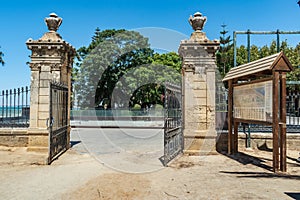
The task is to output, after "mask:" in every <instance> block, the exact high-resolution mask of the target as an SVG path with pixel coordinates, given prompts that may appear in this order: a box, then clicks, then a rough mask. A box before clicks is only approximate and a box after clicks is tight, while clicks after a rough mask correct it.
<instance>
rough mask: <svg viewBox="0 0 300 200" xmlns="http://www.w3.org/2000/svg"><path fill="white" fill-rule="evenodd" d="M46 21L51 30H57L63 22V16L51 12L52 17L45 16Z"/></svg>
mask: <svg viewBox="0 0 300 200" xmlns="http://www.w3.org/2000/svg"><path fill="white" fill-rule="evenodd" d="M45 22H46V24H47V26H48V30H49V31H50V32H56V31H57V30H58V28H59V26H60V25H61V23H62V18H60V17H58V16H57V14H55V13H50V17H47V18H45Z"/></svg>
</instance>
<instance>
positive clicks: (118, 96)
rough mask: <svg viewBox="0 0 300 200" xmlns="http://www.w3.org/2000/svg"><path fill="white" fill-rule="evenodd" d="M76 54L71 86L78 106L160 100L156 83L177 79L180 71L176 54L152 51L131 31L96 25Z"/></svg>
mask: <svg viewBox="0 0 300 200" xmlns="http://www.w3.org/2000/svg"><path fill="white" fill-rule="evenodd" d="M77 53H78V54H77V62H76V67H75V68H74V70H73V85H74V88H75V95H76V98H75V100H76V101H77V102H76V103H77V105H79V106H80V107H81V108H92V107H98V106H103V105H104V104H106V106H107V108H110V107H112V106H113V105H112V104H113V103H117V104H119V105H123V106H128V104H130V103H131V104H136V103H137V104H140V105H145V104H149V103H150V102H151V103H160V102H159V101H160V95H161V91H162V89H161V86H160V85H161V84H162V83H163V82H164V81H166V80H170V79H172V76H173V77H176V78H173V79H176V80H177V77H178V74H179V73H180V70H181V60H180V58H179V56H178V54H176V53H174V52H170V53H166V54H158V53H154V51H153V50H152V49H150V45H149V43H148V39H147V38H145V37H143V36H142V35H140V34H139V33H138V32H134V31H127V30H114V29H113V30H104V31H101V30H100V29H98V28H97V29H96V31H95V34H94V36H93V37H92V42H91V44H90V45H89V46H87V47H81V48H80V49H78V52H77ZM166 66H167V67H166ZM165 72H167V73H165ZM124 99H125V100H127V102H124ZM122 101H123V102H122Z"/></svg>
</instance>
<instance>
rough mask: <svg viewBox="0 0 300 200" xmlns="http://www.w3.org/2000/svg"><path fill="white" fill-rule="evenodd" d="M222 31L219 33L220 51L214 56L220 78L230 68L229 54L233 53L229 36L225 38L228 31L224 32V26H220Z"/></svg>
mask: <svg viewBox="0 0 300 200" xmlns="http://www.w3.org/2000/svg"><path fill="white" fill-rule="evenodd" d="M222 27H223V30H222V31H221V32H220V34H221V36H220V49H219V51H218V52H217V54H216V59H217V66H218V69H219V72H220V74H221V76H225V74H226V73H227V72H228V71H229V69H230V68H231V62H232V61H233V57H231V52H232V53H233V50H232V49H233V48H232V47H233V46H232V43H231V42H232V40H231V38H230V36H227V33H228V31H226V29H225V28H226V25H225V24H223V25H222Z"/></svg>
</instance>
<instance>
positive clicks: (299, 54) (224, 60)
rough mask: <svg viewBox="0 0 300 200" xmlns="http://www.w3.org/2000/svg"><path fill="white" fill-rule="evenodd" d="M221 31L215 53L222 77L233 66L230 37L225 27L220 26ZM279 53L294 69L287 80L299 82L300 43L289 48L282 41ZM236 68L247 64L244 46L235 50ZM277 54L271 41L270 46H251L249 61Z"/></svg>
mask: <svg viewBox="0 0 300 200" xmlns="http://www.w3.org/2000/svg"><path fill="white" fill-rule="evenodd" d="M222 27H223V30H222V31H221V32H220V34H221V37H220V43H221V45H220V50H219V51H218V52H217V55H216V58H217V66H218V69H219V72H220V74H221V76H222V77H224V76H225V74H226V73H227V72H228V71H229V70H230V68H231V67H233V66H234V63H233V62H234V61H233V59H234V58H233V46H232V40H231V39H230V36H227V33H228V32H227V31H226V30H225V27H226V25H222ZM280 51H283V52H284V53H285V55H286V56H287V57H288V59H289V61H290V62H291V64H292V65H293V67H294V71H292V72H290V73H288V74H287V80H291V81H300V68H299V66H300V43H299V44H297V45H296V46H295V47H292V46H290V45H289V44H288V43H287V41H282V42H281V44H280ZM236 52H237V54H236V62H237V66H239V65H242V64H245V63H247V62H248V52H247V47H246V46H245V45H241V46H239V47H237V49H236ZM275 53H277V45H276V41H272V42H271V43H270V45H264V46H262V47H258V46H256V45H252V46H251V47H250V61H254V60H258V59H260V58H263V57H266V56H269V55H272V54H275Z"/></svg>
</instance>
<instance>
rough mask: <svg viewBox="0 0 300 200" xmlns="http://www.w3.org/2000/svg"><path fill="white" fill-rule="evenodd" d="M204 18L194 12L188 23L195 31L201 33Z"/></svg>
mask: <svg viewBox="0 0 300 200" xmlns="http://www.w3.org/2000/svg"><path fill="white" fill-rule="evenodd" d="M206 19H207V18H206V17H203V16H202V14H201V13H200V12H196V13H195V14H194V17H192V16H190V18H189V23H190V25H191V26H192V27H193V29H194V30H195V31H201V30H202V29H203V26H204V24H205V22H206Z"/></svg>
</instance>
